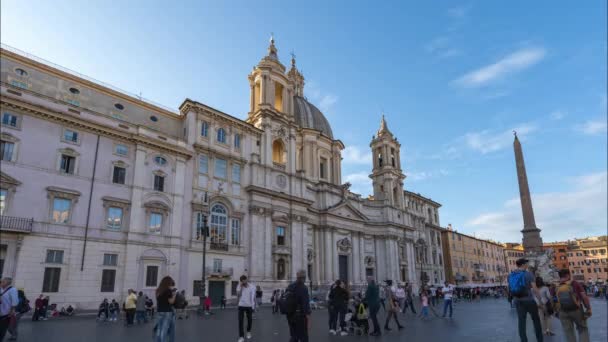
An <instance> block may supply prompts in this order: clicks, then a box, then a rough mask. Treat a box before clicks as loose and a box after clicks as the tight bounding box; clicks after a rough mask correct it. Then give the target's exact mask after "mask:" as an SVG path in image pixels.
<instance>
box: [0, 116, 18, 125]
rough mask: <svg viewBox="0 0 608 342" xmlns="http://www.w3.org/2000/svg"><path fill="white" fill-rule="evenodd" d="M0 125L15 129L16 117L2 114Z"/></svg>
mask: <svg viewBox="0 0 608 342" xmlns="http://www.w3.org/2000/svg"><path fill="white" fill-rule="evenodd" d="M2 125H4V126H10V127H17V116H16V115H15V114H11V113H3V114H2Z"/></svg>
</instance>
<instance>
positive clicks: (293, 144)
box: [287, 130, 296, 174]
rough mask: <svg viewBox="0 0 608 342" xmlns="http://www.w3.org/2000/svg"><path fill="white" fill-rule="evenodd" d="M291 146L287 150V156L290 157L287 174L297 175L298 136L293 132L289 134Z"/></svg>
mask: <svg viewBox="0 0 608 342" xmlns="http://www.w3.org/2000/svg"><path fill="white" fill-rule="evenodd" d="M288 136H289V146H288V150H287V153H288V154H287V155H288V156H289V161H288V163H287V172H288V173H290V174H295V172H296V136H295V134H293V132H291V130H290V132H289V135H288Z"/></svg>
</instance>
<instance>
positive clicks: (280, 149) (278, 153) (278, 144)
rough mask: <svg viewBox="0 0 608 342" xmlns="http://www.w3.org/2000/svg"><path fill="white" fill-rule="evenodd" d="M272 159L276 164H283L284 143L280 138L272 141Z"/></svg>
mask: <svg viewBox="0 0 608 342" xmlns="http://www.w3.org/2000/svg"><path fill="white" fill-rule="evenodd" d="M272 161H273V162H274V163H278V164H285V145H283V141H282V140H281V139H277V140H275V141H274V142H273V143H272Z"/></svg>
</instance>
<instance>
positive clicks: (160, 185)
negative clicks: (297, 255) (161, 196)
mask: <svg viewBox="0 0 608 342" xmlns="http://www.w3.org/2000/svg"><path fill="white" fill-rule="evenodd" d="M164 189H165V177H163V176H160V175H154V190H155V191H164Z"/></svg>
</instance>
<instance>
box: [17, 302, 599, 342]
mask: <svg viewBox="0 0 608 342" xmlns="http://www.w3.org/2000/svg"><path fill="white" fill-rule="evenodd" d="M592 303H593V304H592V305H593V311H594V314H593V317H591V319H590V320H589V326H590V331H591V340H592V341H602V342H605V341H607V336H608V334H607V324H608V323H607V315H606V311H607V310H606V307H607V302H606V301H605V300H601V301H600V300H593V301H592ZM435 310H436V311H437V312H438V313H440V312H439V311H440V305H438V306H436V307H435ZM215 312H216V314H215V315H213V316H207V317H205V318H204V319H201V318H199V317H196V315H190V318H189V319H187V320H178V321H177V334H176V340H177V341H178V342H182V341H197V342H205V341H213V342H230V341H236V340H237V338H238V333H237V323H236V318H237V317H236V310H234V309H226V310H224V311H217V310H216V311H215ZM431 316H432V317H433V315H431ZM380 319H381V323H382V322H383V319H384V313H383V311H382V309H380ZM399 319H400V320H401V322H402V324H404V325H405V329H404V330H402V331H391V332H389V333H384V334H383V335H382V337H367V336H363V337H362V336H346V337H340V336H329V335H328V332H327V331H328V329H327V311H326V310H324V309H321V310H316V311H314V312H313V328H312V331H311V334H310V335H311V336H310V341H311V342H325V341H340V340H342V341H378V342H380V341H383V342H384V341H408V342H416V341H424V342H432V341H442V342H443V341H466V342H471V341H491V342H502V341H505V342H506V341H513V342H517V341H519V338H518V336H517V317H516V313H515V309H510V308H509V305H508V303H507V302H506V300H504V299H499V300H495V299H485V300H482V301H481V302H475V303H467V302H459V303H456V304H455V306H454V317H453V318H452V319H442V318H435V317H433V318H431V319H430V320H427V321H423V320H421V319H419V318H416V317H414V316H413V315H412V314H411V313H408V314H404V315H400V317H399ZM392 325H393V326H394V322H393V323H392ZM152 327H153V324H152V323H147V324H144V325H141V326H134V327H129V328H127V327H125V326H123V324H122V323H120V322H119V323H98V322H96V321H95V319H94V317H91V316H89V317H84V316H81V317H73V318H70V319H56V320H48V321H44V322H31V321H28V320H24V321H22V322H21V325H20V329H19V330H20V336H19V340H20V341H28V342H54V341H57V342H83V341H84V342H93V341H104V342H108V341H112V342H114V341H129V342H136V341H151V340H152ZM553 331H554V332H556V333H557V335H556V336H554V337H547V338H546V339H545V341H550V342H553V341H555V342H557V341H565V340H564V338H563V333H562V329H561V325H560V323H559V321H558V320H557V319H553ZM252 333H253V339H252V340H251V341H252V342H257V341H288V340H289V332H288V328H287V324H286V322H285V317H284V316H281V315H272V313H271V311H270V309H269V308H268V307H266V308H262V310H261V311H260V312H259V313H258V314H257V317H256V320H254V323H253V331H252ZM533 336H534V334H533V331H532V322H531V320H530V319H528V337H529V340H530V341H534V337H533Z"/></svg>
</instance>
